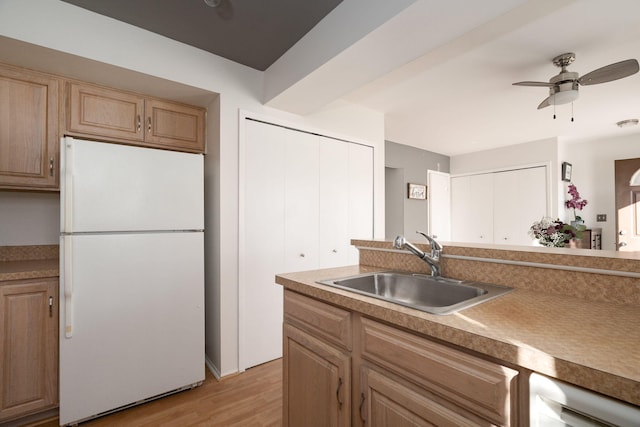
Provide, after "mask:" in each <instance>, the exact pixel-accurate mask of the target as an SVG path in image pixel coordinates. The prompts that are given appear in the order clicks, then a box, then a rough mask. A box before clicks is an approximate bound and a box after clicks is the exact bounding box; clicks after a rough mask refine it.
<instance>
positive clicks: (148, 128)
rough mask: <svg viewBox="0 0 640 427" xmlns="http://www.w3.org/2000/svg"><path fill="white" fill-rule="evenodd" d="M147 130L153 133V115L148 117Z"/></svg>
mask: <svg viewBox="0 0 640 427" xmlns="http://www.w3.org/2000/svg"><path fill="white" fill-rule="evenodd" d="M147 132H149V133H151V117H149V118H147Z"/></svg>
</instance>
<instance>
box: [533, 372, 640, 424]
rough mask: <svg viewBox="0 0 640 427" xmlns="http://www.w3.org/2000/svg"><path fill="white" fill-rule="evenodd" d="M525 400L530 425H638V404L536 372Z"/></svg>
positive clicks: (639, 412) (639, 413)
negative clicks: (527, 406)
mask: <svg viewBox="0 0 640 427" xmlns="http://www.w3.org/2000/svg"><path fill="white" fill-rule="evenodd" d="M529 399H530V400H529V413H530V426H531V427H563V426H572V427H595V426H598V427H602V426H609V427H610V426H620V427H640V407H637V406H633V405H631V404H627V403H624V402H620V401H618V400H614V399H611V398H608V397H606V396H602V395H600V394H597V393H594V392H591V391H587V390H584V389H582V388H579V387H576V386H573V385H570V384H567V383H564V382H561V381H558V380H554V379H551V378H548V377H545V376H543V375H539V374H536V373H533V374H531V376H530V378H529Z"/></svg>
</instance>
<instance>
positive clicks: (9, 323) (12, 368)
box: [0, 278, 58, 424]
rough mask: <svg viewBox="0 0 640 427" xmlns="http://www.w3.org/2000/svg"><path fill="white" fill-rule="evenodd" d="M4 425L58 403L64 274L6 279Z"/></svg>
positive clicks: (1, 307) (0, 379)
mask: <svg viewBox="0 0 640 427" xmlns="http://www.w3.org/2000/svg"><path fill="white" fill-rule="evenodd" d="M0 345H1V347H0V367H1V369H0V424H2V422H3V421H6V420H9V419H13V418H19V417H21V416H24V415H28V414H31V413H35V412H39V411H41V410H46V409H49V408H53V407H55V406H56V405H57V402H58V279H57V278H49V279H33V280H15V281H6V282H0Z"/></svg>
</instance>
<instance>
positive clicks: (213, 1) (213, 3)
mask: <svg viewBox="0 0 640 427" xmlns="http://www.w3.org/2000/svg"><path fill="white" fill-rule="evenodd" d="M204 3H205V4H206V5H207V6H209V7H218V6H220V3H222V0H204Z"/></svg>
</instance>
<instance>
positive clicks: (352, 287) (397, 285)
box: [318, 272, 512, 314]
mask: <svg viewBox="0 0 640 427" xmlns="http://www.w3.org/2000/svg"><path fill="white" fill-rule="evenodd" d="M318 283H320V284H323V285H328V286H332V287H335V288H339V289H344V290H347V291H351V292H355V293H357V294H361V295H366V296H370V297H374V298H378V299H381V300H384V301H389V302H393V303H396V304H400V305H404V306H407V307H411V308H415V309H417V310H421V311H425V312H427V313H432V314H451V313H455V312H457V311H460V310H462V309H465V308H469V307H471V306H474V305H476V304H480V303H482V302H485V301H488V300H490V299H493V298H495V297H497V296H500V295H503V294H505V293H507V292H509V291H511V290H512V288H509V287H506V286H500V285H493V284H490V283H481V282H474V281H463V280H456V279H450V278H446V277H433V276H427V275H422V274H411V273H404V272H379V273H367V274H360V275H357V276H350V277H344V278H338V279H331V280H321V281H318Z"/></svg>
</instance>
